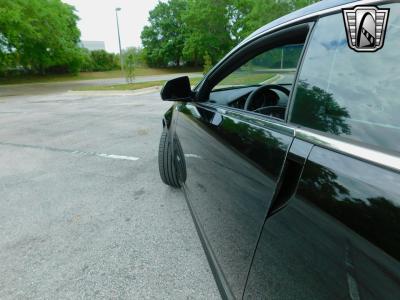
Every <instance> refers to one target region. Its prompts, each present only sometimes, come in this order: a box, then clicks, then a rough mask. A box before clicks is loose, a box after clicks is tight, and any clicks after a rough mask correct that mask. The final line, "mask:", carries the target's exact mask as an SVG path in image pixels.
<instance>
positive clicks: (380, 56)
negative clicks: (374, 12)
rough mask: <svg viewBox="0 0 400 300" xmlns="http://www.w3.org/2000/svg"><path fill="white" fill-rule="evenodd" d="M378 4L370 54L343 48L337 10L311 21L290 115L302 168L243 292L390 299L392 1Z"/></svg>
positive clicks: (399, 276) (395, 290)
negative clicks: (380, 25) (381, 38)
mask: <svg viewBox="0 0 400 300" xmlns="http://www.w3.org/2000/svg"><path fill="white" fill-rule="evenodd" d="M383 7H387V8H390V17H389V23H388V28H387V33H386V35H387V36H386V40H385V46H384V48H383V49H381V50H379V51H378V52H374V53H357V52H355V51H353V50H351V49H350V48H349V47H348V46H347V43H346V35H345V30H344V26H343V19H342V15H341V13H338V14H334V15H331V16H327V17H323V18H321V19H320V20H319V21H318V23H317V24H316V25H315V31H314V32H313V34H312V38H311V40H310V43H309V46H308V49H307V51H306V54H305V58H304V62H303V66H302V69H301V71H300V74H299V77H298V78H299V79H298V82H297V87H296V92H295V97H294V102H293V108H292V111H291V114H290V124H291V125H292V126H293V127H296V134H295V141H294V142H293V145H295V144H299V143H300V144H299V147H297V148H298V149H302V150H301V151H300V150H296V151H294V149H292V148H291V150H290V152H294V153H300V154H298V156H299V157H303V161H304V164H303V165H304V169H303V171H302V175H301V179H300V181H299V184H298V188H297V192H296V193H295V196H294V197H293V198H292V199H291V200H290V201H289V202H288V205H287V206H286V207H285V208H284V209H281V210H280V211H279V212H277V213H276V214H274V215H271V216H269V217H268V218H267V220H266V222H265V224H264V228H263V231H262V234H261V237H260V241H259V243H258V246H257V250H256V253H255V257H254V262H253V264H252V267H251V271H250V274H249V278H248V284H247V287H246V291H245V297H244V298H246V299H352V300H353V299H399V297H400V189H399V188H400V142H399V141H400V126H399V124H400V118H399V116H400V102H399V98H398V84H399V82H400V72H399V71H398V58H397V57H398V49H399V47H400V38H399V37H400V4H398V3H397V4H390V5H385V6H383ZM327 45H329V47H327ZM377 70H379V72H377Z"/></svg>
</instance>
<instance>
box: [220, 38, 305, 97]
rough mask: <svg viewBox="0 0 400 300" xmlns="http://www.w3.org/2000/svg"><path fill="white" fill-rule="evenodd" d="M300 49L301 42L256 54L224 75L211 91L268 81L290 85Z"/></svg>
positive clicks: (301, 46) (260, 83) (301, 47)
mask: <svg viewBox="0 0 400 300" xmlns="http://www.w3.org/2000/svg"><path fill="white" fill-rule="evenodd" d="M302 49H303V44H297V45H285V46H281V47H277V48H274V49H271V50H268V51H266V52H264V53H262V54H260V55H257V56H256V57H254V58H253V59H251V60H250V61H248V62H247V63H245V64H244V65H242V66H240V67H239V68H238V69H236V70H235V71H233V72H232V73H231V74H229V75H228V76H227V77H225V78H224V79H223V80H222V81H221V82H219V83H218V84H217V85H216V86H215V87H214V89H213V91H216V90H219V89H221V88H222V89H227V88H228V89H229V88H234V87H243V86H251V85H262V84H266V83H269V82H274V83H277V84H285V85H291V84H292V83H293V80H294V75H295V73H296V68H297V63H298V61H299V58H300V54H301V51H302Z"/></svg>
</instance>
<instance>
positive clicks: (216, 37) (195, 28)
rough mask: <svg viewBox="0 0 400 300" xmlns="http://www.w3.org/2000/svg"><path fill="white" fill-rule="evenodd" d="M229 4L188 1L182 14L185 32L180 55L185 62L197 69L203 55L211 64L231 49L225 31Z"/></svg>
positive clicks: (227, 0) (228, 36) (225, 2)
mask: <svg viewBox="0 0 400 300" xmlns="http://www.w3.org/2000/svg"><path fill="white" fill-rule="evenodd" d="M229 1H230V0H214V1H210V0H189V1H188V9H187V10H186V13H185V14H184V22H185V24H186V28H187V30H186V35H185V46H184V49H183V55H184V59H185V60H186V61H188V62H192V63H193V64H195V65H198V66H201V65H202V63H203V59H204V58H203V56H204V53H206V52H208V53H209V55H210V56H211V60H212V61H213V62H215V61H217V60H218V59H220V58H221V57H222V56H223V55H224V54H225V53H226V52H227V51H228V50H229V49H230V48H231V47H232V46H233V42H232V38H231V36H230V34H229V30H228V23H229V16H228V10H227V9H228V4H229Z"/></svg>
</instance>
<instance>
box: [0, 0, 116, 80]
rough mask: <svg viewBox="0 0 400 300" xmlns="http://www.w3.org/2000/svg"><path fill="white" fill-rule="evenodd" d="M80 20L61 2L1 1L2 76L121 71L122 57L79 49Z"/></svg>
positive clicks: (70, 7) (73, 9)
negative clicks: (78, 23)
mask: <svg viewBox="0 0 400 300" xmlns="http://www.w3.org/2000/svg"><path fill="white" fill-rule="evenodd" d="M78 20H79V17H78V16H77V14H76V11H75V8H74V7H73V6H71V5H68V4H65V3H63V2H61V0H29V1H28V0H0V76H9V75H19V74H21V73H34V74H48V73H77V72H79V71H106V70H112V69H118V68H120V59H119V55H117V54H113V53H107V52H106V51H104V50H96V51H89V50H87V49H84V48H82V47H81V46H80V35H81V33H80V31H79V29H78V27H77V22H78Z"/></svg>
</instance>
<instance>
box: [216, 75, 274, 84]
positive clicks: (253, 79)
mask: <svg viewBox="0 0 400 300" xmlns="http://www.w3.org/2000/svg"><path fill="white" fill-rule="evenodd" d="M276 75H277V74H275V73H272V74H271V73H269V74H268V73H253V72H248V73H247V72H234V73H232V74H231V75H229V76H228V77H226V78H225V79H224V80H222V81H221V82H220V83H219V84H218V86H230V85H252V84H260V83H263V82H264V81H266V80H268V79H271V78H272V77H274V76H276Z"/></svg>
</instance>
